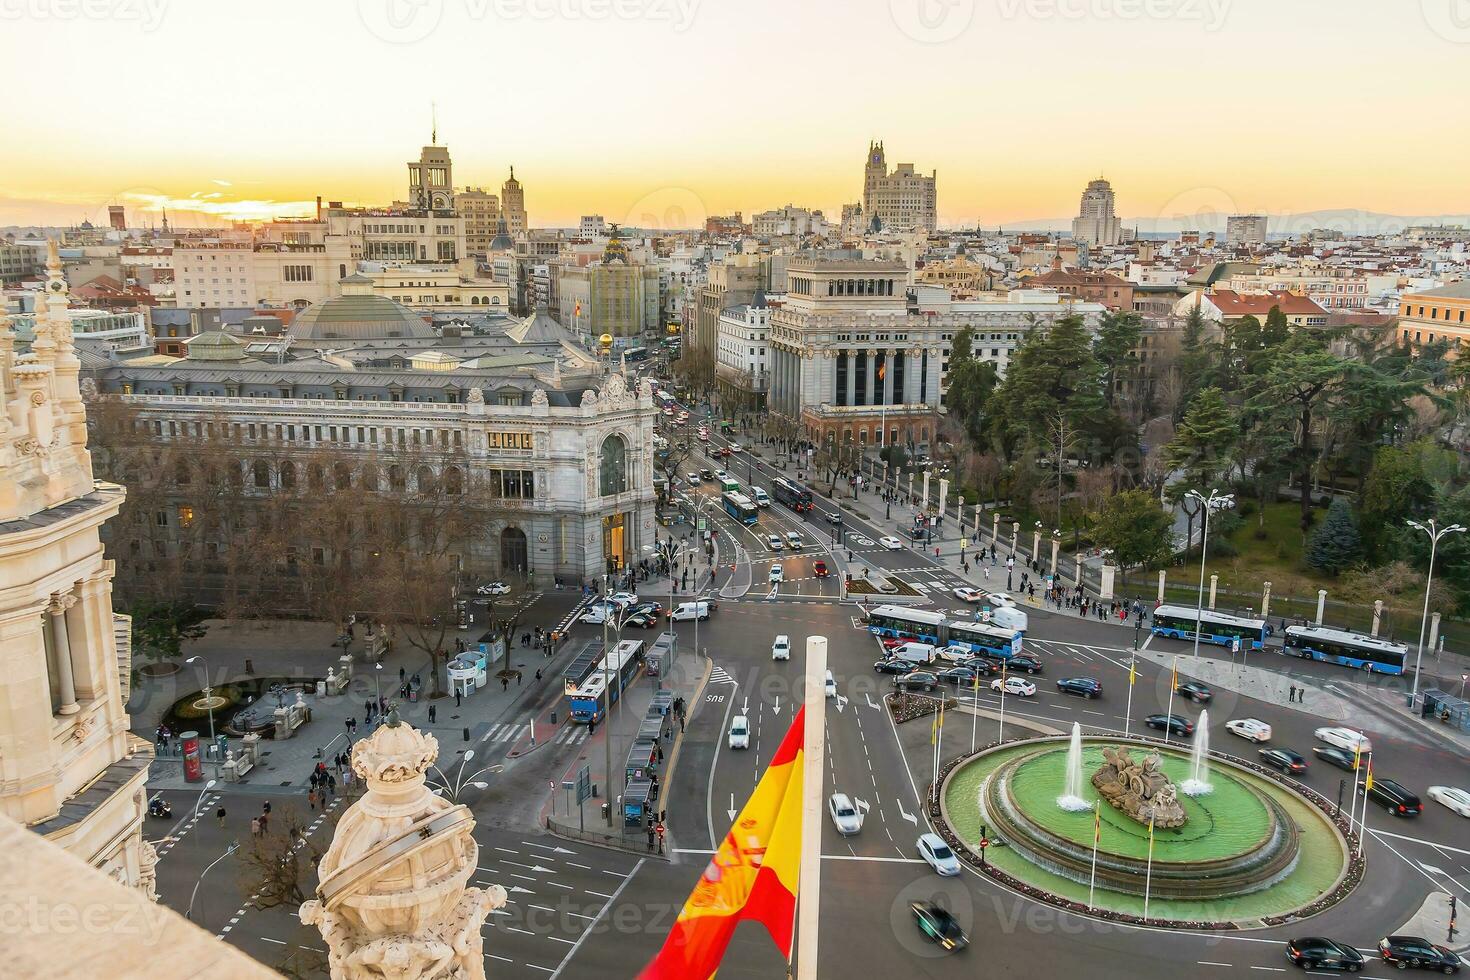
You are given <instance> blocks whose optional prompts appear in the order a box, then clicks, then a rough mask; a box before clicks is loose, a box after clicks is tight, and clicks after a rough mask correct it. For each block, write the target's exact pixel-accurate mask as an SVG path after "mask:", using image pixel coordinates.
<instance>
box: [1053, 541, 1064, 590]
mask: <svg viewBox="0 0 1470 980" xmlns="http://www.w3.org/2000/svg"><path fill="white" fill-rule="evenodd" d="M1061 546H1062V542H1061V539H1060V538H1058V537H1057V536H1056V535H1052V538H1051V577H1052V580H1053V581H1055V580H1056V577H1057V549H1058V548H1060V547H1061Z"/></svg>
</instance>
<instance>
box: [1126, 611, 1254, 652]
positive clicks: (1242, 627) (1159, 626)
mask: <svg viewBox="0 0 1470 980" xmlns="http://www.w3.org/2000/svg"><path fill="white" fill-rule="evenodd" d="M1195 618H1196V613H1195V610H1193V609H1190V608H1189V607H1187V606H1160V607H1159V608H1157V609H1155V610H1154V624H1153V632H1154V633H1157V634H1158V635H1159V636H1172V637H1174V638H1175V639H1178V640H1192V639H1194V627H1195ZM1198 618H1199V639H1200V642H1201V643H1216V644H1219V645H1220V646H1226V647H1228V646H1229V645H1230V642H1231V641H1232V640H1234V639H1236V638H1237V637H1238V638H1239V639H1240V645H1241V647H1242V648H1243V649H1251V650H1259V649H1261V647H1262V646H1263V645H1264V644H1265V642H1266V621H1265V620H1264V619H1247V618H1245V617H1243V616H1227V615H1226V614H1225V613H1218V612H1215V611H1214V610H1213V609H1204V610H1201V611H1200V612H1199V614H1198Z"/></svg>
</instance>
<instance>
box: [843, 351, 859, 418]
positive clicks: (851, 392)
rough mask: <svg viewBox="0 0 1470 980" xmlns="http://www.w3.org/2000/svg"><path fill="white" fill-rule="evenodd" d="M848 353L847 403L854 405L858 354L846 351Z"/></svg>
mask: <svg viewBox="0 0 1470 980" xmlns="http://www.w3.org/2000/svg"><path fill="white" fill-rule="evenodd" d="M844 353H845V354H847V404H849V405H853V404H856V402H854V401H853V399H854V398H856V397H857V354H856V353H855V352H854V351H844Z"/></svg>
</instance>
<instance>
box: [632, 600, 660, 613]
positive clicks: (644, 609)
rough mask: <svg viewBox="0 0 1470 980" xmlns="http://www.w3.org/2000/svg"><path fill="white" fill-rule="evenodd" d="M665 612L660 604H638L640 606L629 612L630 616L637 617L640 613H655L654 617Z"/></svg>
mask: <svg viewBox="0 0 1470 980" xmlns="http://www.w3.org/2000/svg"><path fill="white" fill-rule="evenodd" d="M663 611H664V607H663V604H662V603H658V602H640V603H638V605H636V606H634V607H633V608H631V609H629V610H628V612H629V613H630V614H632V615H635V616H636V615H637V614H638V613H653V615H655V616H659V615H662V614H663Z"/></svg>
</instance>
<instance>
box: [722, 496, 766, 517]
mask: <svg viewBox="0 0 1470 980" xmlns="http://www.w3.org/2000/svg"><path fill="white" fill-rule="evenodd" d="M720 503H722V504H724V505H725V513H727V514H729V515H730V516H731V517H733V518H735V519H736V520H737V521H739V522H740V523H741V524H754V523H755V522H756V521H758V520H760V516H761V512H760V510H758V509H757V508H756V506H755V501H753V500H751V499H750V498H749V497H747V496H746V495H745V494H743V493H737V492H735V491H734V490H730V491H727V492H725V493H722V494H720Z"/></svg>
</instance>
